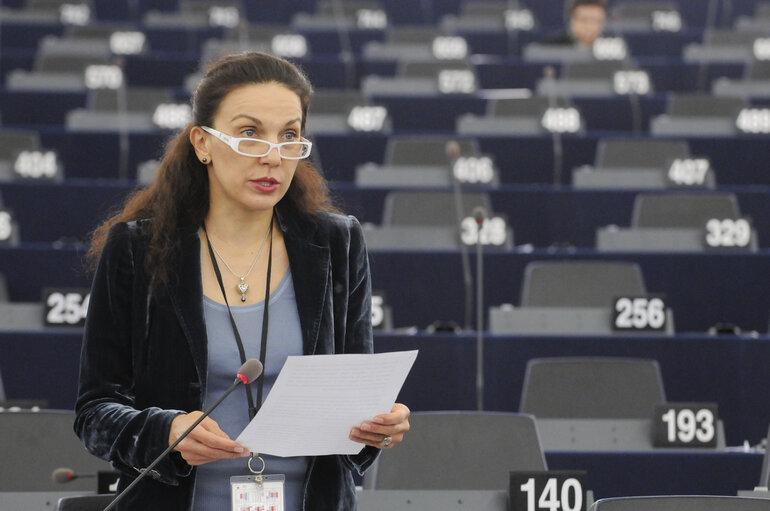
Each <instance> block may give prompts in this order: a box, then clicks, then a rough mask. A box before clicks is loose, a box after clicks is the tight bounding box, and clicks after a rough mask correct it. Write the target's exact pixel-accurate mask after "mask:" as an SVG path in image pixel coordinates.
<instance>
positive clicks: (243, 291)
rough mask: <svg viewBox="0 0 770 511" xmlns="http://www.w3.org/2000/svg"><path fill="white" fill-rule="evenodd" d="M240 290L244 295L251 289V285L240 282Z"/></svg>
mask: <svg viewBox="0 0 770 511" xmlns="http://www.w3.org/2000/svg"><path fill="white" fill-rule="evenodd" d="M238 290H239V291H240V292H241V294H242V295H245V294H246V291H248V290H249V285H248V284H246V283H245V282H241V283H240V284H238Z"/></svg>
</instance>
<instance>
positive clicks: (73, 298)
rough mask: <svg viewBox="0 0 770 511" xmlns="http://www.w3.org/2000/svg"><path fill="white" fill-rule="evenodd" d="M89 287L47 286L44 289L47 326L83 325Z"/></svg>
mask: <svg viewBox="0 0 770 511" xmlns="http://www.w3.org/2000/svg"><path fill="white" fill-rule="evenodd" d="M90 298H91V294H90V293H89V290H88V289H85V288H84V289H79V288H78V289H76V288H46V289H44V290H43V304H44V306H45V309H44V311H45V326H53V327H62V326H83V325H85V322H86V312H87V311H88V301H89V299H90Z"/></svg>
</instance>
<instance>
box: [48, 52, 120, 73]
mask: <svg viewBox="0 0 770 511" xmlns="http://www.w3.org/2000/svg"><path fill="white" fill-rule="evenodd" d="M106 64H109V61H108V60H107V59H104V58H98V57H90V56H87V55H86V56H83V55H38V57H37V58H36V59H35V70H36V71H47V72H49V73H71V74H82V73H84V72H85V70H86V68H87V67H88V66H91V65H106Z"/></svg>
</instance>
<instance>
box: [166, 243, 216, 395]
mask: <svg viewBox="0 0 770 511" xmlns="http://www.w3.org/2000/svg"><path fill="white" fill-rule="evenodd" d="M200 250H201V241H200V238H199V237H198V233H197V231H195V232H192V233H188V234H186V235H185V236H184V237H183V239H182V246H181V251H180V253H181V254H182V255H181V257H180V258H179V260H178V264H177V265H176V268H177V269H178V273H177V275H176V277H175V278H174V280H173V281H172V283H170V285H169V291H168V294H169V297H170V299H171V304H172V306H173V308H174V313H175V314H176V317H177V319H178V320H179V324H180V325H181V327H182V331H184V334H185V337H187V342H188V344H189V345H190V352H191V353H192V356H193V360H194V361H195V369H196V371H197V372H198V380H199V381H200V383H201V385H203V388H205V385H206V362H207V357H208V353H207V351H206V343H207V340H206V325H205V323H204V321H203V284H202V283H201V258H200V253H201V252H200Z"/></svg>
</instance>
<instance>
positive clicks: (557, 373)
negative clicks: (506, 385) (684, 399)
mask: <svg viewBox="0 0 770 511" xmlns="http://www.w3.org/2000/svg"><path fill="white" fill-rule="evenodd" d="M665 401H666V396H665V392H664V390H663V379H662V378H661V374H660V367H659V365H658V362H657V361H655V360H647V359H630V358H609V357H607V358H605V357H565V358H541V359H532V360H530V361H529V362H528V363H527V370H526V373H525V375H524V388H523V391H522V396H521V405H520V406H519V411H520V412H521V413H529V414H532V415H534V416H535V417H537V418H538V419H541V418H570V419H597V418H599V419H648V418H650V417H652V413H653V410H654V407H655V405H657V404H660V403H664V402H665Z"/></svg>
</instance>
